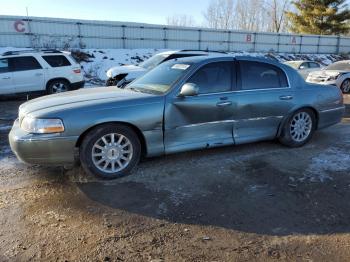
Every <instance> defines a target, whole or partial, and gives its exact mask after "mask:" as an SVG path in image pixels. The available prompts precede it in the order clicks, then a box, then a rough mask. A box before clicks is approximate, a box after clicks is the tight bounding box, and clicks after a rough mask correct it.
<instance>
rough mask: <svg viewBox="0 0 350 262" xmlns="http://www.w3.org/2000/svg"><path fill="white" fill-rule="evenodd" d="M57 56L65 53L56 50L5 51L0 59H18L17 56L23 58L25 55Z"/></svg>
mask: <svg viewBox="0 0 350 262" xmlns="http://www.w3.org/2000/svg"><path fill="white" fill-rule="evenodd" d="M36 54H40V55H55V54H56V55H57V54H65V52H62V51H59V50H56V49H38V50H34V49H24V50H13V51H6V52H4V53H3V54H1V55H0V57H1V58H8V57H19V56H25V55H36Z"/></svg>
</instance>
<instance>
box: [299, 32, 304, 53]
mask: <svg viewBox="0 0 350 262" xmlns="http://www.w3.org/2000/svg"><path fill="white" fill-rule="evenodd" d="M302 47H303V35H301V36H300V44H299V54H301V49H302Z"/></svg>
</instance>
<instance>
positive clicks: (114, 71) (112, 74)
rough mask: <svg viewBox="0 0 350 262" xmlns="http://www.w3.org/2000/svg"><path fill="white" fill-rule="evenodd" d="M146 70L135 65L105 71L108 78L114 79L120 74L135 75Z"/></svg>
mask: <svg viewBox="0 0 350 262" xmlns="http://www.w3.org/2000/svg"><path fill="white" fill-rule="evenodd" d="M146 71H147V70H146V69H145V68H143V67H141V66H135V65H125V66H116V67H112V68H111V69H109V70H108V71H107V76H108V77H109V78H110V77H115V76H117V75H121V74H130V73H133V74H136V73H138V72H140V73H142V72H146Z"/></svg>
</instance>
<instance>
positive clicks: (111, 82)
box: [106, 78, 118, 86]
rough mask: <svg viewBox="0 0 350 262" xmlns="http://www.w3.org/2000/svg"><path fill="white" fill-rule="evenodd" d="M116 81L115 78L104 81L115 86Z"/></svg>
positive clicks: (107, 84)
mask: <svg viewBox="0 0 350 262" xmlns="http://www.w3.org/2000/svg"><path fill="white" fill-rule="evenodd" d="M117 83H118V81H117V80H116V79H115V78H109V79H108V80H107V82H106V86H116V85H117Z"/></svg>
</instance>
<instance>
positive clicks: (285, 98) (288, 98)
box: [280, 96, 293, 100]
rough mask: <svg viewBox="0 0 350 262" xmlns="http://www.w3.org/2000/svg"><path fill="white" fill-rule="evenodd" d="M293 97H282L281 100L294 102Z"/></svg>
mask: <svg viewBox="0 0 350 262" xmlns="http://www.w3.org/2000/svg"><path fill="white" fill-rule="evenodd" d="M292 99H293V96H280V100H292Z"/></svg>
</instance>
